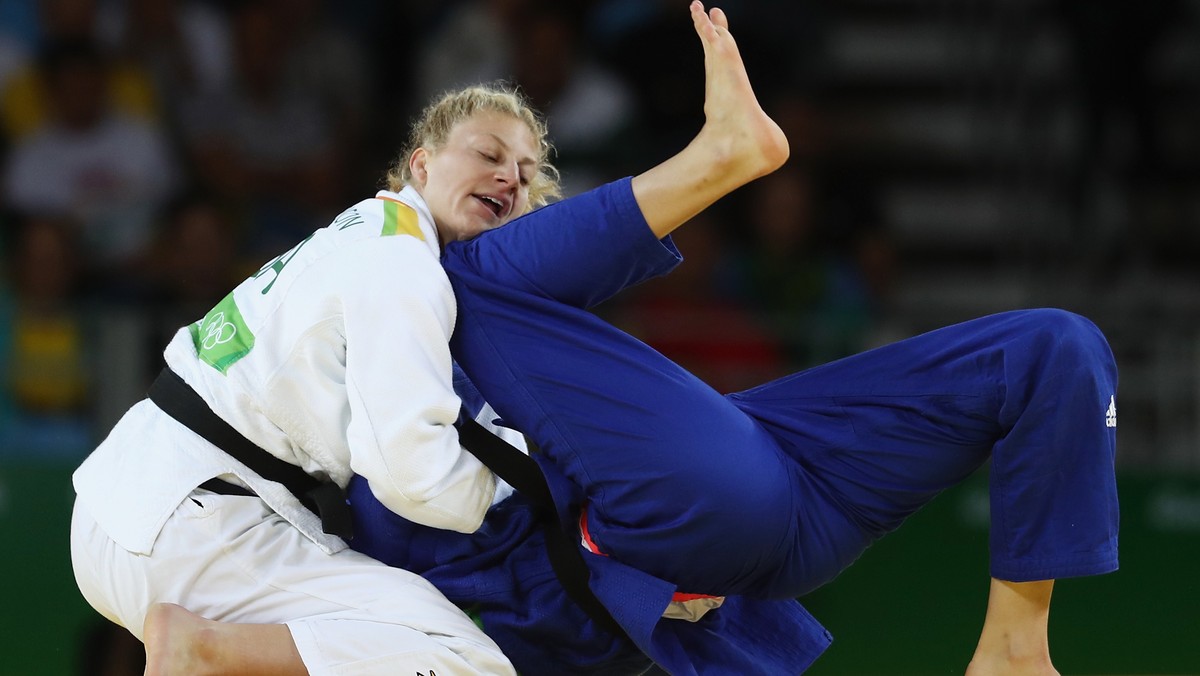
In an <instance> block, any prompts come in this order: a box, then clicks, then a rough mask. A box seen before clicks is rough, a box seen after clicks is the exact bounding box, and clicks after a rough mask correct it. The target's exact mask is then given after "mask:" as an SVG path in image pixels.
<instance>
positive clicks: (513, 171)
mask: <svg viewBox="0 0 1200 676" xmlns="http://www.w3.org/2000/svg"><path fill="white" fill-rule="evenodd" d="M520 175H521V170H520V169H519V168H518V167H517V162H516V160H512V161H509V162H500V163H498V164H497V165H496V178H497V179H499V180H500V181H501V182H503V183H507V184H510V185H515V184H516V183H517V182H518V180H519V177H520Z"/></svg>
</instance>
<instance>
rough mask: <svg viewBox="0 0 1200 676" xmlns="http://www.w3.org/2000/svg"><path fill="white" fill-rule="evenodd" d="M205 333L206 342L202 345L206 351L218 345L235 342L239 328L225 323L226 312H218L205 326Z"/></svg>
mask: <svg viewBox="0 0 1200 676" xmlns="http://www.w3.org/2000/svg"><path fill="white" fill-rule="evenodd" d="M203 331H204V340H203V342H202V345H203V346H204V349H206V350H211V349H213V348H214V347H216V346H218V345H223V344H225V343H228V342H229V341H231V340H233V337H234V335H236V334H237V327H236V326H234V325H233V324H232V323H231V322H227V321H225V313H224V312H218V313H216V314H215V315H213V316H212V317H211V318H210V319H209V320H208V323H207V324H205V325H204V328H203Z"/></svg>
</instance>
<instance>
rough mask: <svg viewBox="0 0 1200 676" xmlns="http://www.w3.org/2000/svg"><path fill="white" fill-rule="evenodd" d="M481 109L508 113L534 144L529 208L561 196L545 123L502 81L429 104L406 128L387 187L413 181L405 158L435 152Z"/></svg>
mask: <svg viewBox="0 0 1200 676" xmlns="http://www.w3.org/2000/svg"><path fill="white" fill-rule="evenodd" d="M481 111H492V112H497V113H503V114H505V115H511V116H512V117H514V118H516V119H517V120H520V121H521V122H524V123H525V126H526V127H528V128H529V131H530V132H532V133H533V137H534V139H535V140H536V141H537V144H538V157H537V162H538V170H537V174H536V175H534V176H533V177H532V178H531V179H530V181H529V208H530V209H536V208H538V207H542V206H545V205H546V204H548V203H549V202H550V201H551V200H553V199H557V198H559V197H561V196H562V189H561V188H560V187H559V174H558V169H556V168H555V167H554V165H552V164H551V163H550V153H551V152H552V151H553V148H552V147H551V145H550V142H549V141H548V140H547V139H546V136H547V129H546V122H545V121H544V120H543V119H542V117H541V115H539V114H538V113H537V111H535V110H534V109H533V106H532V105H531V104H530V103H529V100H528V99H527V98H525V96H524V95H523V94H522V93H521V92H520V91H518V90H517V89H516V88H514V87H511V86H509V85H506V84H504V83H499V82H497V83H491V84H484V85H475V86H471V87H467V88H465V89H460V90H458V91H450V92H446V93H445V94H443V95H442V96H441V97H440V98H438V99H436V100H435V101H434V102H433V103H431V104H429V105H428V106H427V107H426V108H425V110H424V111H422V112H421V116H420V117H419V118H417V121H416V122H414V123H413V125H412V128H411V129H410V130H409V135H408V141H407V142H406V143H405V144H404V147H403V148H402V149H401V150H400V155H399V156H398V157H397V158H396V160H395V161H394V162H393V163H392V166H391V168H390V169H388V173H387V177H386V179H385V180H386V182H387V189H388V190H391V191H393V192H399V191H400V190H402V189H403V188H404V186H406V185H408V184H410V183H411V182H412V180H413V175H412V169H411V168H410V167H409V166H408V159H409V158H410V157H411V156H412V154H413V152H415V151H416V150H417V148H426V149H428V150H433V151H436V150H437V149H438V148H440V147H442V145H444V144H445V143H446V139H447V138H449V136H450V131H451V130H452V129H454V127H455V125H457V124H458V123H460V122H462V121H464V120H467V119H470V118H471V116H473V115H475V114H476V113H479V112H481Z"/></svg>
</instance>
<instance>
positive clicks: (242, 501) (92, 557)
mask: <svg viewBox="0 0 1200 676" xmlns="http://www.w3.org/2000/svg"><path fill="white" fill-rule="evenodd" d="M71 561H72V564H73V567H74V570H75V578H76V581H77V583H78V584H79V589H80V591H81V592H82V593H83V596H84V598H85V599H87V601H88V603H90V604H91V605H92V607H93V608H95V609H96V610H97V611H99V612H100V614H102V615H104V616H105V617H107V618H108V619H110V620H112V621H113V622H116V623H117V624H119V625H121V626H123V627H125V628H127V629H128V630H129V631H130V632H132V633H133V634H134V635H135V636H137V637H138V639H142V625H143V623H144V622H145V618H146V611H147V610H148V609H149V607H150V606H151V605H153V604H155V603H160V602H165V603H176V604H178V605H180V606H183V607H184V608H187V609H188V610H190V611H192V612H194V613H197V614H199V615H201V616H203V617H206V618H209V619H213V620H221V621H227V622H249V623H269V624H284V623H286V624H287V626H288V629H289V630H290V631H291V635H292V640H293V641H294V642H295V644H296V648H297V649H298V651H299V653H300V657H301V659H302V660H303V661H304V664H305V666H306V667H307V668H308V670H309V673H311V674H313V676H318V675H321V674H338V675H339V676H340V675H350V674H403V673H422V674H428V673H430V672H433V673H437V674H489V675H491V674H515V672H514V670H513V667H512V665H511V664H510V663H509V661H508V659H507V658H505V657H504V655H503V653H502V652H501V651H500V648H499V647H498V646H497V645H496V644H495V642H493V641H492V640H491V639H490V638H488V637H487V635H485V634H484V633H483V632H482V631H481V630H480V629H479V628H478V627H477V626H476V625H475V623H474V622H472V621H471V619H470V618H469V617H467V615H466V614H465V613H463V612H462V611H461V610H460V609H458V608H457V607H455V606H454V605H453V604H451V603H450V602H449V601H448V600H447V599H446V598H445V597H444V596H443V595H442V594H441V592H439V591H438V590H437V589H436V588H434V587H433V586H432V585H431V584H429V583H428V582H426V581H425V580H424V579H422V578H421V577H420V576H418V575H414V574H412V573H410V572H408V571H404V570H400V569H397V568H389V567H388V566H385V565H383V564H382V563H379V562H378V561H376V560H374V559H372V558H370V557H367V556H364V555H363V554H360V553H358V552H355V551H353V550H349V549H347V550H344V551H341V552H338V553H337V554H333V555H329V554H326V553H325V552H323V551H322V550H321V549H320V548H319V547H317V545H316V544H314V543H313V542H312V541H311V540H309V539H308V538H306V537H304V535H302V534H301V533H300V531H298V530H297V529H296V528H294V527H292V526H291V525H290V524H289V523H288V522H287V521H285V520H284V519H283V518H281V517H280V516H279V515H277V514H275V512H273V511H272V510H271V509H269V508H268V507H267V506H266V504H265V503H263V502H262V501H261V500H259V499H258V498H256V497H244V496H231V495H217V494H215V493H211V492H209V491H206V490H204V489H199V488H198V489H196V490H195V491H194V492H193V493H192V494H191V496H189V497H188V498H187V499H185V500H184V501H183V502H182V503H181V504H180V505H179V507H178V508H177V509H176V510H175V513H174V514H173V515H172V516H171V517H170V518H169V519H168V520H167V522H166V524H165V525H164V526H163V529H162V532H161V533H160V534H159V536H158V540H157V541H156V542H155V544H154V550H153V553H152V554H151V555H150V556H142V555H138V554H134V553H131V552H129V551H127V550H125V549H123V548H122V547H120V546H119V545H117V544H116V543H115V542H113V541H112V540H111V539H110V538H109V537H108V536H107V534H105V532H104V531H103V530H101V529H100V528H99V526H97V525H96V522H95V521H94V520H93V519H92V517H91V515H90V514H88V513H87V511H86V510H85V509H84V508H82V507H81V506H80V505H79V503H78V501H77V502H76V504H75V510H74V514H73V516H72V520H71Z"/></svg>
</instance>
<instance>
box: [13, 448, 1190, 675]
mask: <svg viewBox="0 0 1200 676" xmlns="http://www.w3.org/2000/svg"><path fill="white" fill-rule="evenodd" d="M71 470H72V467H71V466H69V465H67V464H65V463H64V462H62V461H45V462H36V461H28V460H14V459H12V458H11V457H9V458H8V459H4V460H3V464H2V465H0V542H3V543H4V546H5V548H6V556H4V557H3V564H0V565H2V566H3V570H2V571H0V572H2V573H3V577H2V579H4V580H5V581H6V582H5V585H4V595H3V602H2V604H0V636H2V637H3V639H2V640H3V657H2V658H0V674H3V675H12V676H30V675H35V674H62V675H71V674H77V673H84V672H80V671H79V670H78V668H77V663H78V657H77V653H78V650H79V648H78V646H79V643H80V641H81V640H82V636H83V634H84V632H85V631H86V630H87V629H88V628H89V627H92V626H94V624H95V623H96V622H98V621H100V620H99V616H98V615H96V614H95V613H94V612H93V611H92V610H91V609H90V608H89V607H88V606H87V605H86V604H85V603H84V601H83V599H82V598H81V597H80V596H79V592H78V591H77V589H76V587H75V582H74V579H73V577H72V575H71V565H70V555H69V551H68V543H67V529H68V523H69V521H70V513H71V504H72V500H73V493H72V490H71V486H70V472H71ZM1120 490H1121V500H1122V531H1121V570H1120V571H1119V572H1117V573H1114V574H1112V575H1104V576H1099V577H1093V578H1080V579H1071V580H1065V581H1062V582H1060V583H1059V584H1058V585H1057V588H1056V589H1055V592H1054V596H1055V599H1054V600H1055V603H1054V608H1053V611H1052V612H1051V616H1050V618H1051V622H1050V634H1051V645H1052V648H1053V655H1054V659H1055V663H1056V665H1057V666H1058V668H1059V670H1060V671H1061V672H1062V673H1063V674H1200V576H1198V575H1197V569H1198V565H1200V478H1196V477H1191V478H1169V477H1163V476H1146V475H1131V474H1123V475H1122V476H1121V477H1120ZM987 519H988V516H987V485H986V476H984V475H982V474H981V475H978V476H976V477H973V478H972V479H971V480H970V481H968V482H967V483H965V484H964V485H962V486H960V487H958V488H956V489H954V490H951V491H947V492H946V493H945V494H944V495H942V496H941V497H939V498H938V499H937V500H935V501H934V502H933V503H932V504H930V505H929V506H928V507H927V508H926V509H925V510H923V511H922V512H920V513H919V514H917V515H916V516H914V517H913V518H912V519H910V520H909V522H908V523H907V524H905V525H904V526H903V527H902V528H901V529H900V530H899V531H897V532H896V533H894V534H892V535H891V536H889V537H887V538H885V539H884V540H883V541H882V542H880V543H879V544H877V545H876V546H875V547H873V548H871V549H870V550H869V551H868V552H867V553H866V554H865V555H864V556H863V557H862V559H861V560H860V561H859V562H858V563H856V564H855V565H854V566H853V567H852V568H851V569H850V570H848V571H847V572H846V573H845V574H843V575H842V576H841V577H840V578H838V579H837V580H835V581H834V582H833V583H831V584H829V585H827V586H826V587H825V588H823V589H821V590H818V591H817V592H816V593H814V594H812V595H810V596H809V597H807V598H806V599H805V604H806V605H807V606H808V608H809V609H810V610H811V611H812V612H813V614H814V615H816V616H817V617H818V618H819V619H820V620H821V621H822V622H823V623H824V624H825V626H826V627H828V628H829V630H830V631H832V632H833V634H834V637H835V638H834V643H833V646H832V647H831V648H830V649H829V651H828V652H827V653H826V654H825V656H824V657H822V658H821V660H819V661H818V662H817V665H816V666H814V667H813V669H812V670H811V671H810V673H811V674H815V675H821V674H955V673H957V674H961V673H962V671H963V669H964V668H965V666H966V664H967V662H968V661H969V660H970V657H971V652H972V650H973V649H974V646H975V639H976V638H977V636H978V632H979V627H980V625H981V623H982V621H983V612H984V607H985V604H986V600H987V580H988V574H987Z"/></svg>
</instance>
